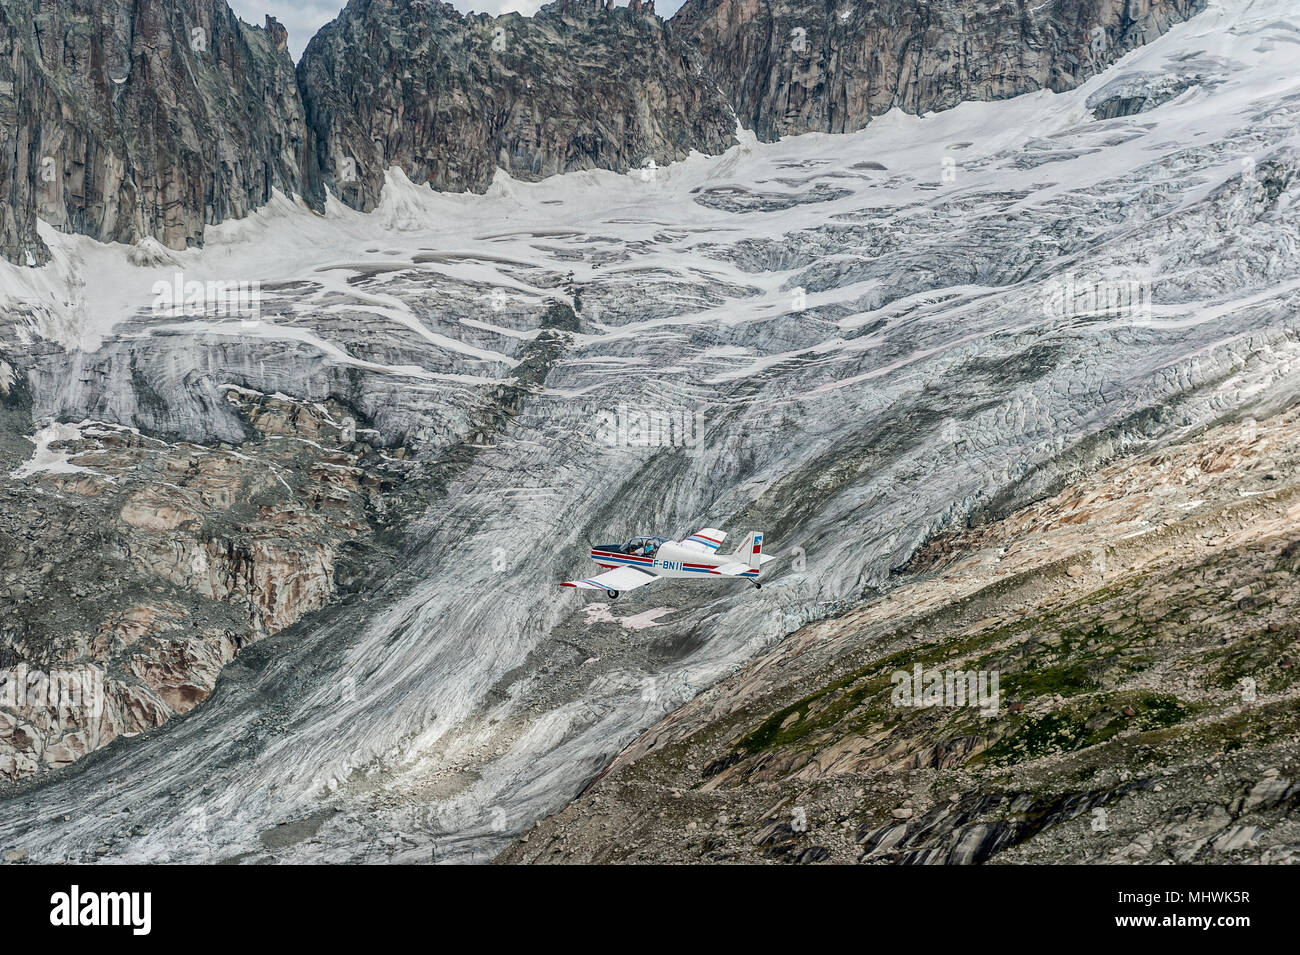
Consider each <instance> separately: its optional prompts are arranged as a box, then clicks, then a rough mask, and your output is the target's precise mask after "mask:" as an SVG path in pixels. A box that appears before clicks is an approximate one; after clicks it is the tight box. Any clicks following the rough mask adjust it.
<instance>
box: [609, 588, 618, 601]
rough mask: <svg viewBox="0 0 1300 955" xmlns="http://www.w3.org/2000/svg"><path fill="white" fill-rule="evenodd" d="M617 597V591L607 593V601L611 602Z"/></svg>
mask: <svg viewBox="0 0 1300 955" xmlns="http://www.w3.org/2000/svg"><path fill="white" fill-rule="evenodd" d="M617 596H618V591H617V590H611V591H610V592H609V599H610V600H613V599H614V598H615V597H617Z"/></svg>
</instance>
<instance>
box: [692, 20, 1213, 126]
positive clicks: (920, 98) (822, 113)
mask: <svg viewBox="0 0 1300 955" xmlns="http://www.w3.org/2000/svg"><path fill="white" fill-rule="evenodd" d="M1204 6H1205V0H1136V2H1134V0H1048V2H1043V3H1034V2H1031V0H1014V2H1011V0H1008V2H999V3H993V2H982V0H940V2H931V0H889V2H880V0H874V2H856V3H855V2H850V0H782V2H779V3H768V2H760V0H687V2H686V4H684V5H683V6H682V8H681V9H680V10H678V12H677V13H676V14H675V15H674V16H673V18H672V20H671V21H670V25H671V29H672V32H673V33H675V34H676V35H678V36H680V37H681V38H682V39H683V42H685V43H687V44H689V45H690V46H691V47H692V48H693V49H694V50H695V52H696V54H697V57H698V62H699V65H700V68H701V70H702V72H703V75H704V76H705V77H706V78H707V79H708V80H709V81H710V82H711V83H715V84H717V86H718V87H719V88H721V89H722V90H724V91H725V93H726V95H727V99H728V101H729V102H730V103H731V105H732V106H733V107H734V108H735V110H736V113H737V114H738V115H739V117H740V120H741V122H743V123H744V124H745V125H746V126H747V127H749V128H752V129H753V130H754V131H755V132H756V133H757V134H758V137H759V138H760V139H764V140H771V139H775V138H777V137H780V136H786V135H791V134H797V133H805V132H823V133H843V132H848V131H851V130H855V129H861V128H862V127H863V126H865V125H866V124H867V123H868V122H869V121H870V120H871V117H873V116H879V115H880V114H882V113H885V112H888V111H889V110H890V109H893V108H895V107H897V108H899V109H902V110H904V111H906V112H909V113H924V112H928V111H930V110H940V109H948V108H950V107H953V106H956V105H957V104H958V103H961V102H964V101H966V100H991V99H1002V98H1005V97H1008V96H1017V95H1019V94H1021V93H1029V92H1032V91H1034V90H1040V89H1047V90H1053V91H1055V92H1060V91H1062V90H1066V89H1072V88H1073V87H1075V86H1077V85H1078V84H1079V83H1080V82H1082V81H1083V80H1085V79H1087V78H1088V77H1089V76H1091V75H1093V74H1094V73H1096V72H1098V71H1099V70H1101V69H1103V68H1104V67H1106V66H1108V65H1109V64H1110V63H1112V62H1114V61H1115V60H1116V59H1117V58H1119V57H1120V56H1122V55H1123V54H1125V53H1127V52H1128V51H1129V50H1131V49H1133V48H1134V47H1136V46H1140V45H1141V44H1143V43H1147V42H1149V41H1150V40H1152V39H1154V38H1155V37H1157V36H1159V35H1160V34H1161V33H1163V32H1164V31H1165V30H1167V29H1168V28H1169V26H1170V25H1171V24H1173V23H1176V22H1178V21H1180V20H1184V19H1186V18H1187V17H1189V16H1191V15H1192V14H1194V13H1197V12H1199V11H1200V10H1201V9H1203V8H1204Z"/></svg>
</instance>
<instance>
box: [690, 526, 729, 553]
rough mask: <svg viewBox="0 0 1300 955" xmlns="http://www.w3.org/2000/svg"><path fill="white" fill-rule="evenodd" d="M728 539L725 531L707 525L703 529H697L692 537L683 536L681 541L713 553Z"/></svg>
mask: <svg viewBox="0 0 1300 955" xmlns="http://www.w3.org/2000/svg"><path fill="white" fill-rule="evenodd" d="M726 539H727V535H726V532H725V531H720V530H718V529H717V528H716V527H706V528H704V530H702V531H696V532H695V533H694V534H692V535H691V536H690V537H683V538H682V539H681V541H679V543H682V544H685V545H686V546H687V547H694V548H695V549H697V550H702V551H705V552H707V553H710V554H712V553H713V552H714V551H716V550H717V549H718V545H719V544H721V543H722V542H723V541H724V540H726Z"/></svg>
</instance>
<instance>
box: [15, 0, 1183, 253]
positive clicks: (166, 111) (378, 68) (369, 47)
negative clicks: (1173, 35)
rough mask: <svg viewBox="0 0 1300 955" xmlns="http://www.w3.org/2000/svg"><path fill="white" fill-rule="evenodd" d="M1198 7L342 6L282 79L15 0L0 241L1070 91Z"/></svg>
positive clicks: (228, 25)
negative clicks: (398, 171) (501, 9)
mask: <svg viewBox="0 0 1300 955" xmlns="http://www.w3.org/2000/svg"><path fill="white" fill-rule="evenodd" d="M1203 2H1204V0H1126V2H1123V3H1121V2H1120V0H1087V2H1083V3H1075V2H1071V0H1056V2H1053V3H1048V4H1041V5H1038V6H1036V7H1034V6H1031V5H1030V4H1029V3H1028V0H1020V2H1019V3H1016V4H1011V3H1001V4H993V3H985V2H974V0H945V2H943V3H940V4H931V3H922V2H920V0H891V2H888V3H871V4H836V3H831V2H829V0H824V2H815V3H812V2H799V0H783V2H781V3H777V4H767V3H764V4H759V3H757V2H756V0H693V2H691V3H688V4H687V5H686V6H685V7H683V8H682V9H681V10H680V11H679V12H678V13H677V15H676V16H674V17H673V18H672V20H671V21H670V22H669V23H668V24H665V23H664V22H663V21H661V20H660V19H659V18H658V17H657V16H656V15H655V13H654V5H653V3H647V4H645V5H642V4H641V3H640V2H639V0H634V2H633V3H632V4H631V5H630V6H628V7H613V6H612V5H611V3H610V2H609V0H563V2H560V3H554V4H551V5H549V6H547V7H544V8H543V9H542V10H541V11H539V12H538V13H537V14H536V15H535V16H533V17H521V16H519V15H517V14H510V15H507V16H504V17H498V18H495V19H494V18H491V17H488V16H486V15H472V16H463V15H461V14H460V13H458V12H457V11H456V10H454V9H453V8H452V7H450V6H449V5H447V4H443V3H437V2H425V0H352V2H350V3H349V4H348V5H347V7H346V8H345V9H344V10H343V12H342V13H341V14H340V15H339V17H338V18H337V19H336V20H335V21H333V22H332V23H330V24H329V25H327V26H326V27H324V28H323V29H322V30H321V31H320V33H319V34H317V35H316V36H315V37H314V38H313V39H312V41H311V43H310V44H309V46H308V48H307V51H306V53H305V54H304V56H303V58H302V62H301V63H300V64H299V65H298V67H297V70H296V72H295V69H294V66H293V63H292V61H291V59H290V57H289V55H288V53H287V52H286V50H285V39H286V37H285V32H284V29H283V27H281V26H280V25H279V24H278V23H277V22H276V21H275V20H273V19H271V18H269V17H268V18H267V22H266V26H265V28H264V29H259V28H256V27H252V26H249V25H248V24H246V23H243V22H241V21H240V20H239V19H238V18H237V17H235V16H234V14H232V13H231V11H230V9H229V8H228V7H227V6H226V4H225V2H224V0H185V2H182V3H162V2H159V0H74V2H71V3H67V4H57V5H56V4H52V3H41V2H39V0H14V2H12V3H7V4H5V6H4V8H3V9H2V10H0V115H3V116H4V118H5V120H6V122H5V123H4V130H3V132H0V194H2V195H3V196H4V197H5V199H6V202H5V206H4V210H3V213H0V253H2V254H3V255H4V256H5V258H7V259H9V260H10V261H12V262H18V263H24V264H30V265H41V264H43V263H44V262H45V261H46V254H47V253H46V249H45V245H44V243H43V242H42V240H41V239H40V237H39V235H38V234H37V228H36V221H37V219H43V220H45V221H47V222H49V223H51V224H52V225H54V226H55V227H56V228H58V229H61V230H64V231H68V232H75V233H81V234H85V235H90V236H93V237H95V238H97V239H102V240H116V241H122V242H128V243H130V242H135V241H137V240H139V239H141V238H144V237H147V236H148V237H153V238H155V239H157V240H159V241H161V242H162V243H163V244H164V245H166V246H168V247H170V248H173V249H182V248H185V247H187V246H190V245H201V244H202V242H203V233H204V226H205V225H207V224H210V223H214V222H220V221H222V220H224V219H229V218H240V217H242V216H244V215H245V214H246V213H247V212H248V211H249V210H250V209H253V208H256V207H257V206H259V205H262V204H263V203H265V202H266V201H267V199H268V198H269V197H270V195H271V191H272V190H273V189H280V190H283V191H284V192H285V193H286V194H295V193H296V194H299V195H301V196H303V197H305V199H306V200H307V201H308V202H309V204H311V205H313V206H316V207H319V205H320V203H321V202H322V201H323V198H324V195H325V192H324V190H325V189H326V188H328V189H330V190H332V191H333V192H334V193H335V194H336V195H338V196H339V197H340V198H342V200H343V201H344V202H346V203H348V204H349V205H351V206H353V207H355V208H358V209H363V210H370V209H373V208H374V206H375V204H376V202H377V198H378V195H379V191H380V188H381V186H382V182H383V173H384V171H385V170H386V169H388V168H389V167H391V166H399V167H401V168H402V170H403V171H404V172H405V173H406V175H407V176H408V177H410V178H411V179H412V180H413V181H415V182H419V183H426V182H427V183H429V184H431V185H432V186H433V187H434V188H435V189H445V190H451V191H463V190H473V191H480V192H481V191H482V190H483V189H485V188H486V186H487V184H488V183H489V182H490V181H491V179H492V176H493V174H494V170H496V169H497V168H501V169H504V170H506V171H507V172H509V173H510V174H511V175H512V176H515V177H516V178H521V179H537V178H541V177H544V176H550V175H554V174H556V173H562V172H568V171H572V170H580V169H593V168H599V169H613V170H616V171H625V170H627V169H630V168H633V167H637V166H642V165H647V164H655V165H663V164H665V163H668V162H672V161H675V160H679V159H682V158H684V157H685V156H686V155H688V154H689V153H690V152H691V151H692V150H697V151H699V152H703V153H718V152H721V151H722V150H723V149H725V148H726V147H727V146H728V145H730V144H731V143H732V142H733V132H734V129H735V125H736V121H737V118H738V119H739V121H740V122H741V123H742V124H743V125H745V126H747V127H751V128H753V129H754V130H755V131H756V132H757V133H758V135H759V137H760V138H762V139H771V138H774V137H776V136H780V135H784V134H788V133H801V132H807V131H810V130H814V131H823V132H844V131H848V130H854V129H858V128H860V127H861V126H863V125H865V124H866V123H867V122H868V121H869V120H870V118H871V117H872V116H875V115H878V114H880V113H883V112H885V111H887V110H888V109H890V108H892V107H895V106H897V107H900V108H902V109H904V110H906V111H908V112H914V113H920V112H924V111H927V110H936V109H945V108H948V107H951V106H954V105H956V104H957V103H959V102H962V101H964V100H971V99H975V100H983V99H995V98H1000V97H1006V96H1012V95H1015V94H1018V93H1024V92H1028V91H1031V90H1037V89H1051V90H1063V89H1068V88H1071V87H1073V86H1075V85H1077V84H1078V83H1079V82H1080V81H1082V80H1083V79H1085V78H1087V77H1088V76H1090V75H1092V74H1093V73H1095V72H1096V71H1097V70H1099V69H1101V68H1102V67H1104V66H1105V65H1107V64H1108V63H1110V62H1112V61H1113V60H1114V59H1115V58H1116V57H1118V56H1119V55H1121V54H1123V53H1124V52H1126V51H1128V50H1130V49H1132V48H1133V47H1134V46H1137V45H1139V44H1141V43H1144V42H1147V41H1149V40H1151V39H1153V38H1154V37H1155V36H1158V35H1159V34H1160V33H1161V32H1163V31H1164V30H1165V29H1167V28H1168V27H1169V26H1170V24H1172V23H1174V22H1177V21H1179V20H1181V19H1184V18H1186V17H1187V16H1189V15H1191V14H1192V13H1194V12H1196V11H1197V10H1199V9H1200V8H1201V6H1202V5H1203Z"/></svg>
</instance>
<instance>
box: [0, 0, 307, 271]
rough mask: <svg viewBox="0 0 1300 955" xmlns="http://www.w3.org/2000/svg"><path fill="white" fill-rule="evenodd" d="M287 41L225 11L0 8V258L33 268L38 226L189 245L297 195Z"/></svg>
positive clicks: (204, 0) (298, 115)
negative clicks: (273, 198) (207, 230)
mask: <svg viewBox="0 0 1300 955" xmlns="http://www.w3.org/2000/svg"><path fill="white" fill-rule="evenodd" d="M286 39H287V34H286V33H285V30H284V28H283V27H282V26H281V25H280V24H279V23H277V22H276V21H275V20H273V19H271V18H269V17H268V18H267V22H266V27H265V28H264V29H259V28H257V27H253V26H249V25H248V24H246V23H243V22H242V21H240V20H239V18H237V17H236V16H235V15H234V14H233V13H232V12H231V11H230V8H229V7H228V6H227V5H226V4H225V2H224V0H182V2H176V3H170V2H169V3H162V2H159V0H139V2H132V0H71V2H68V3H59V4H53V3H41V2H37V0H14V2H6V3H5V4H4V7H3V9H0V114H3V116H4V119H5V122H4V124H3V131H0V137H2V138H0V193H3V195H4V197H5V211H4V213H3V219H0V249H2V250H3V253H4V255H5V257H6V258H8V259H9V260H10V261H14V262H20V263H26V264H29V265H39V264H43V263H44V261H45V260H46V256H47V250H46V248H45V245H44V243H43V242H42V241H41V239H40V238H39V236H38V235H37V233H36V228H35V220H36V219H37V218H39V219H43V220H45V221H46V222H49V223H50V224H52V225H53V226H55V227H56V228H58V229H60V230H63V231H66V232H74V233H80V234H84V235H89V236H92V237H94V238H96V239H100V240H103V241H121V242H128V243H129V242H135V241H137V240H139V239H142V238H144V237H146V236H149V237H153V238H155V239H158V240H160V241H161V242H163V243H164V244H165V245H167V246H168V247H170V248H173V249H183V248H186V247H187V246H191V245H201V244H202V241H203V231H204V226H205V225H207V224H210V223H215V222H220V221H222V220H224V219H230V218H240V217H242V216H244V215H246V214H247V213H248V212H249V211H250V210H251V209H254V208H256V207H258V206H260V205H261V204H263V203H264V202H266V201H267V200H268V199H269V198H270V195H271V190H272V189H275V188H278V189H281V190H283V191H285V192H286V193H294V192H297V193H305V192H306V191H307V190H306V189H305V188H304V186H303V184H302V180H301V175H300V169H301V167H302V164H303V159H304V157H305V155H306V150H307V142H306V139H305V132H306V127H305V124H304V122H303V113H302V107H301V98H300V97H299V95H298V88H297V84H296V81H295V76H294V66H293V60H292V59H291V57H290V55H289V53H288V51H287V49H286Z"/></svg>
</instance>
